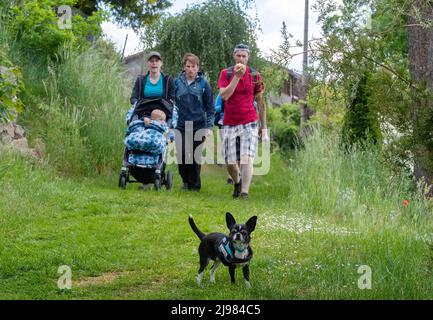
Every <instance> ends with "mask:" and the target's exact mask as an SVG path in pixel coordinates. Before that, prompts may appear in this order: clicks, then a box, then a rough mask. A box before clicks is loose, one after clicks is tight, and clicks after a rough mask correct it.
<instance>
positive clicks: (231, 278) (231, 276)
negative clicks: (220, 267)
mask: <svg viewBox="0 0 433 320" xmlns="http://www.w3.org/2000/svg"><path fill="white" fill-rule="evenodd" d="M235 270H236V266H234V265H229V274H230V280H231V282H232V284H233V283H235Z"/></svg>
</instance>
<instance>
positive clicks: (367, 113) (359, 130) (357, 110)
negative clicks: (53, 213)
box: [342, 69, 380, 147]
mask: <svg viewBox="0 0 433 320" xmlns="http://www.w3.org/2000/svg"><path fill="white" fill-rule="evenodd" d="M370 79H371V73H370V71H369V70H368V69H366V70H365V71H364V73H363V74H362V75H361V76H360V78H359V80H358V81H357V82H356V83H354V84H353V86H352V90H351V92H352V94H351V97H350V104H349V108H348V110H347V112H346V115H345V117H344V124H343V133H342V140H343V144H344V146H345V147H350V146H351V145H354V144H357V143H361V144H363V143H366V142H367V143H368V142H373V143H377V142H378V140H379V139H380V127H379V122H378V120H377V115H376V114H375V112H374V111H373V110H371V107H370V101H369V99H370V91H371V87H369V84H370V83H369V82H370V81H371V80H370Z"/></svg>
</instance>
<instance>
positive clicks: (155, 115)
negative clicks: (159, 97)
mask: <svg viewBox="0 0 433 320" xmlns="http://www.w3.org/2000/svg"><path fill="white" fill-rule="evenodd" d="M150 118H151V119H152V120H158V121H165V113H164V111H162V110H159V109H155V110H153V111H152V113H151V114H150Z"/></svg>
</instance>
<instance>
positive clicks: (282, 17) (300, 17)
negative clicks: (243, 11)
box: [102, 0, 321, 71]
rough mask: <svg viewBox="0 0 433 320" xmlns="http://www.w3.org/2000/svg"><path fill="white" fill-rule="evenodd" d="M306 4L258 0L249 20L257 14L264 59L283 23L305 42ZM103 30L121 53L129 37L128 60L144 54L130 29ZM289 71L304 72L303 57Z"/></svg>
mask: <svg viewBox="0 0 433 320" xmlns="http://www.w3.org/2000/svg"><path fill="white" fill-rule="evenodd" d="M172 2H173V6H172V7H171V8H170V9H169V10H168V11H169V12H170V13H171V14H176V13H179V12H181V11H182V10H183V9H185V8H186V7H187V5H191V4H195V3H200V2H203V1H202V0H173V1H172ZM314 2H315V0H310V18H309V39H311V38H313V37H319V36H320V34H321V30H320V26H319V25H318V24H317V23H316V21H317V13H315V12H314V11H313V9H312V8H311V5H312V4H313V3H314ZM304 6H305V1H304V0H256V1H255V7H254V8H252V9H250V10H249V11H248V13H249V14H250V16H255V14H256V12H257V14H258V18H259V20H260V26H261V29H262V31H259V30H257V35H258V42H257V45H258V47H259V49H260V51H261V52H262V54H263V55H264V56H266V55H269V54H270V50H271V49H277V48H278V46H279V45H280V44H281V41H282V40H281V39H282V38H281V29H282V26H283V21H285V22H286V25H287V32H288V33H291V34H292V35H293V36H294V38H295V39H296V40H300V41H301V42H302V41H303V32H304V8H305V7H304ZM102 29H103V31H104V34H105V36H106V37H107V38H109V39H111V40H112V41H113V42H114V43H115V45H116V47H117V48H118V50H119V51H122V49H123V46H124V42H125V38H126V35H128V41H127V44H126V47H125V56H128V55H131V54H133V53H136V52H139V51H141V50H142V49H143V48H142V46H141V45H140V41H139V38H138V35H136V34H135V33H134V32H133V31H132V30H131V29H128V28H121V27H119V26H116V25H115V24H113V23H111V22H105V23H103V25H102ZM301 51H302V48H299V49H298V48H295V49H294V50H293V53H296V52H301ZM290 68H292V69H296V70H298V71H300V70H301V69H302V55H299V56H297V57H294V58H293V60H292V62H291V64H290Z"/></svg>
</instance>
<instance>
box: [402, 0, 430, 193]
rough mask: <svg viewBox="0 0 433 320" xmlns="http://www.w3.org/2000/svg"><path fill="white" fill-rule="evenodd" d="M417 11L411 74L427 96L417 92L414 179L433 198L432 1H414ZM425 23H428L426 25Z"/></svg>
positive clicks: (412, 22) (412, 20)
mask: <svg viewBox="0 0 433 320" xmlns="http://www.w3.org/2000/svg"><path fill="white" fill-rule="evenodd" d="M413 6H414V7H413V8H414V9H413V11H412V12H411V14H410V15H408V45H409V70H410V75H411V78H412V80H413V81H414V82H416V83H417V84H419V85H420V86H422V88H423V89H424V90H423V91H424V93H425V94H419V92H415V94H416V96H417V99H416V100H415V101H414V104H413V118H414V119H413V121H414V123H415V124H416V126H415V127H414V135H415V137H416V138H417V139H416V145H415V148H414V175H415V179H416V181H421V180H423V181H424V182H425V183H426V184H427V185H429V186H430V191H429V195H430V196H433V188H431V186H432V183H433V160H432V159H433V158H432V156H433V143H432V142H433V133H432V130H433V129H432V120H433V103H432V102H431V101H432V96H433V95H432V93H433V92H432V91H433V56H432V54H431V48H432V47H433V27H432V26H431V25H430V23H431V21H433V4H432V3H431V2H430V1H421V0H415V1H413ZM423 22H424V23H423Z"/></svg>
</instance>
